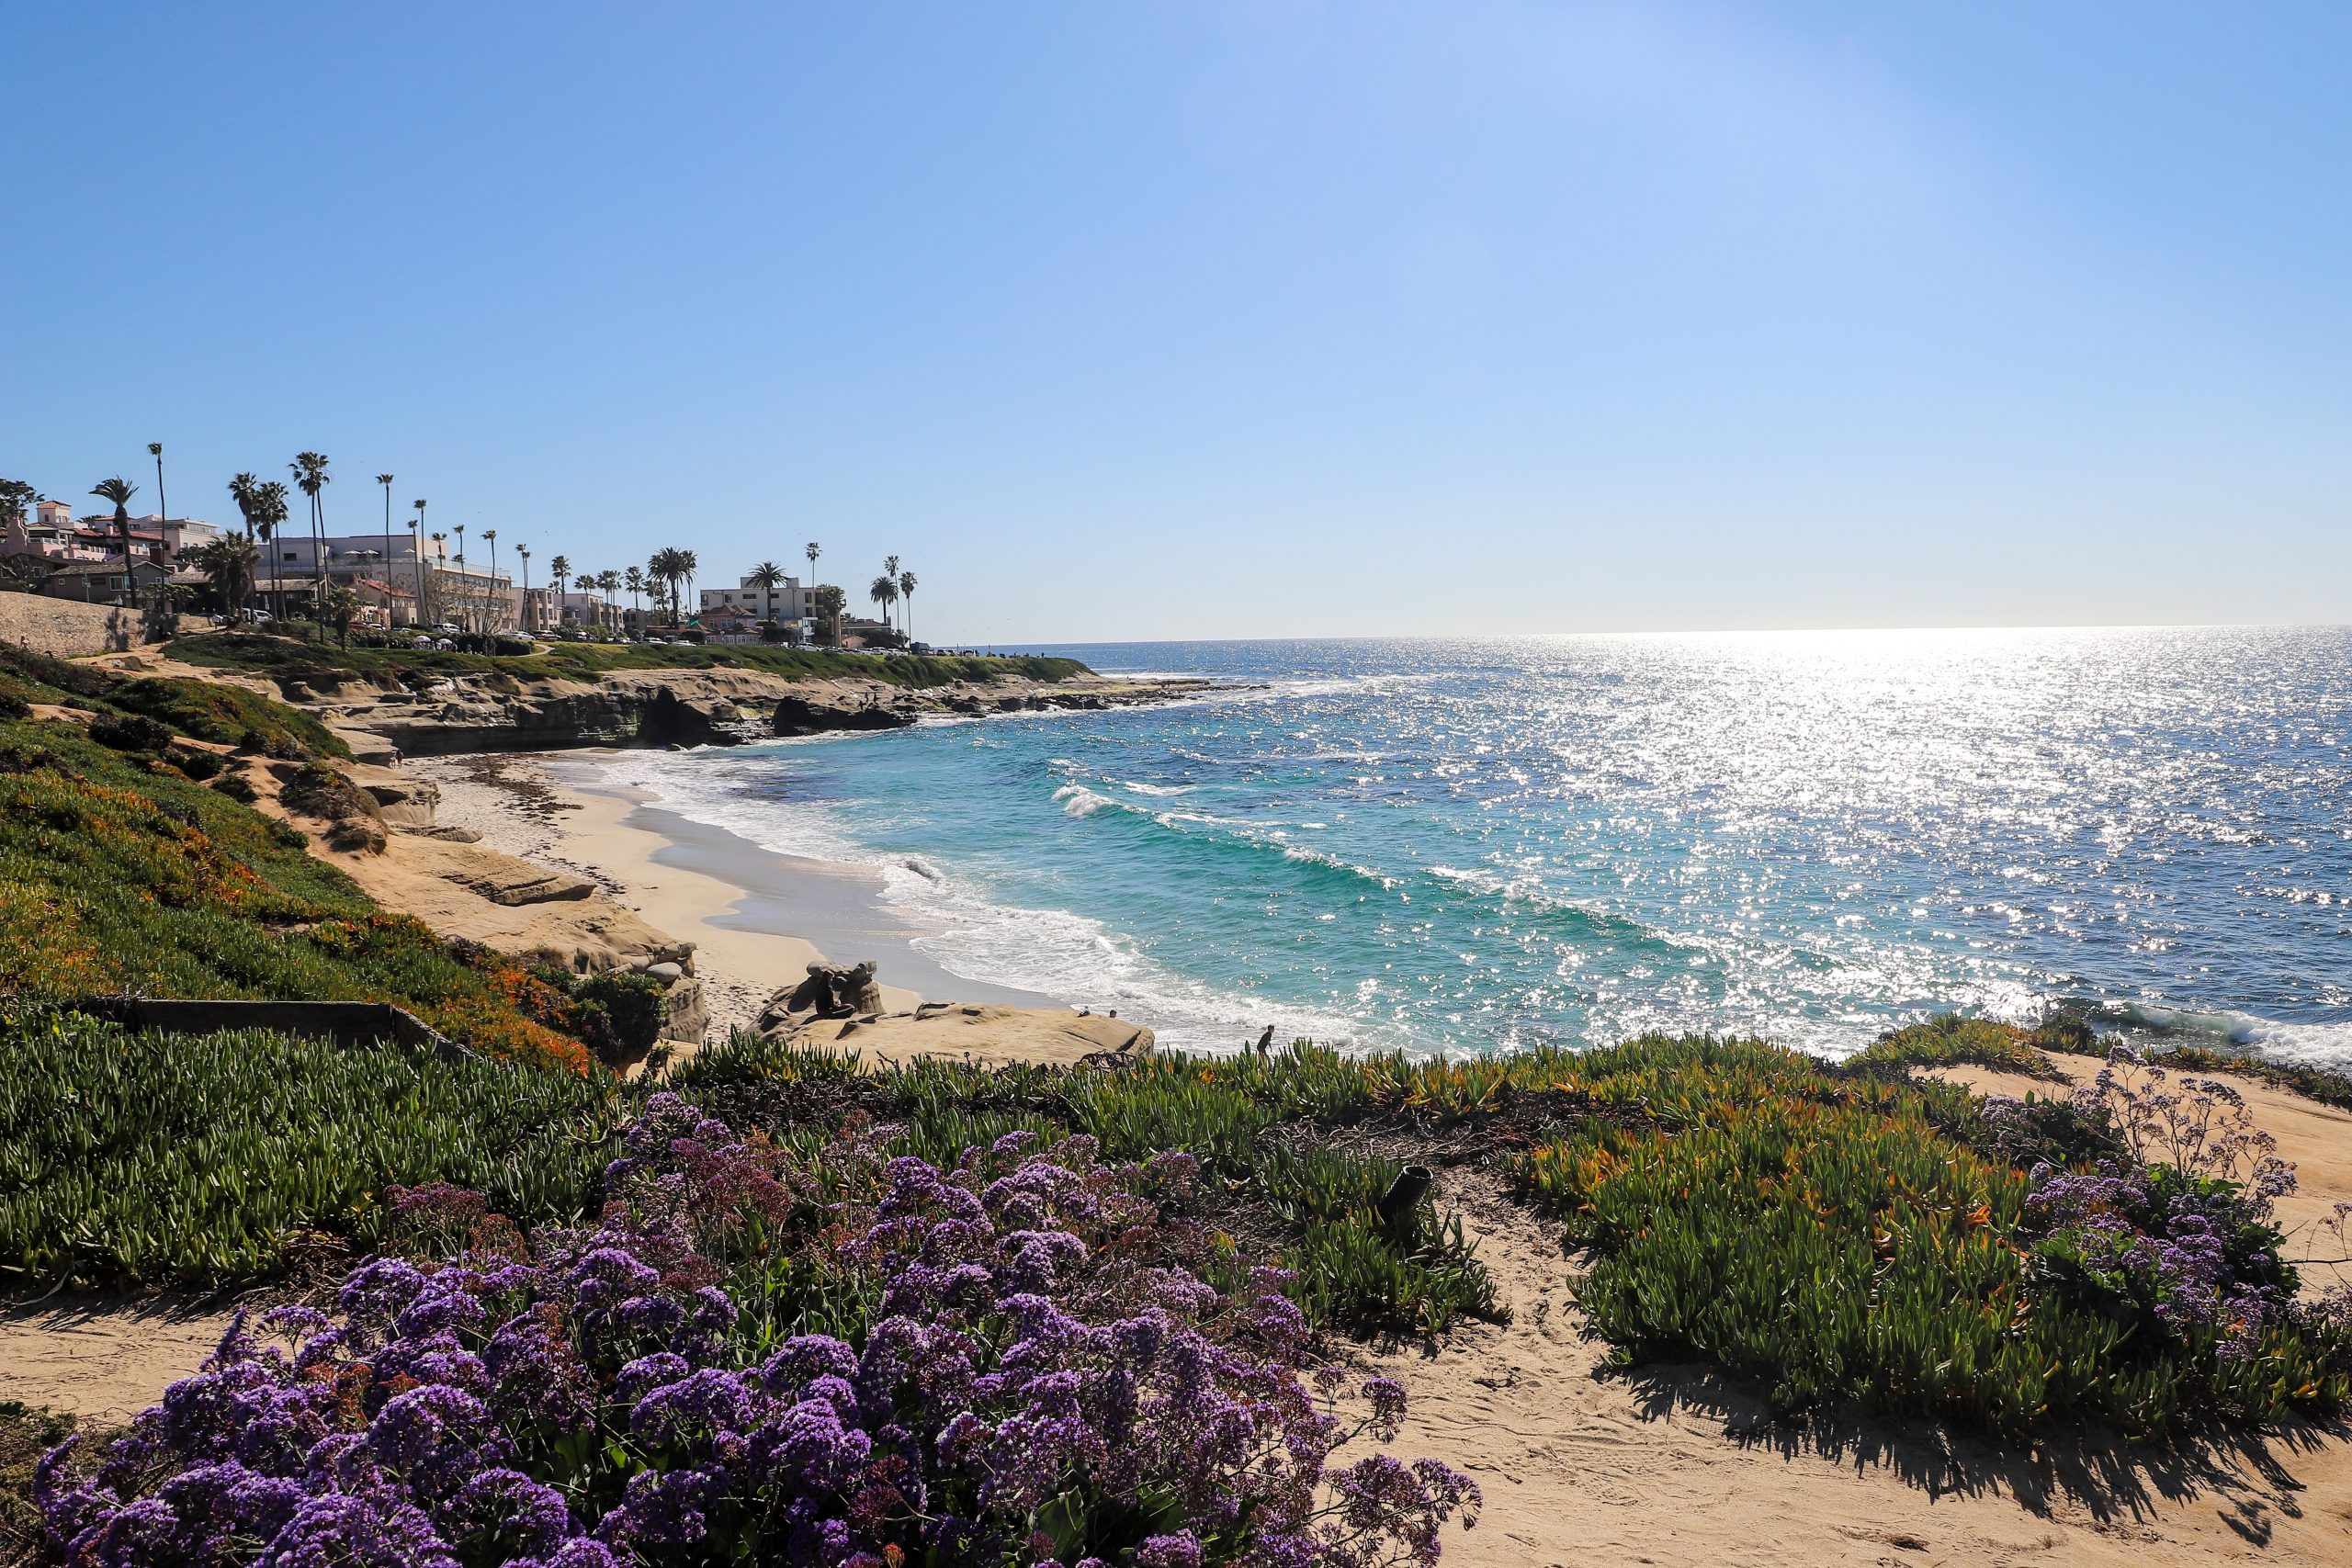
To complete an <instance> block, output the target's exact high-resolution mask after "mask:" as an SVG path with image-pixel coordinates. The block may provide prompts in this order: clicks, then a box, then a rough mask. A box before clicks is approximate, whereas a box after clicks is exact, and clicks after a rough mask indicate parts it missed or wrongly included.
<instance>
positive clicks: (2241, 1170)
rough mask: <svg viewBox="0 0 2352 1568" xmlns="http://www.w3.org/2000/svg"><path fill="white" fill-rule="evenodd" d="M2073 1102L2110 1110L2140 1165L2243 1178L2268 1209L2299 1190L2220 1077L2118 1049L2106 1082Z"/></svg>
mask: <svg viewBox="0 0 2352 1568" xmlns="http://www.w3.org/2000/svg"><path fill="white" fill-rule="evenodd" d="M2070 1098H2071V1100H2072V1101H2073V1103H2074V1104H2075V1106H2076V1107H2077V1108H2078V1109H2080V1110H2082V1111H2086V1112H2090V1113H2094V1114H2096V1113H2102V1112H2103V1113H2104V1114H2105V1115H2106V1117H2107V1118H2108V1121H2109V1125H2110V1126H2112V1128H2113V1129H2114V1131H2115V1133H2116V1135H2117V1136H2119V1137H2120V1138H2121V1139H2122V1141H2123V1145H2124V1147H2125V1148H2126V1149H2127V1150H2129V1151H2130V1153H2131V1158H2132V1160H2133V1161H2134V1162H2135V1163H2137V1164H2140V1165H2163V1166H2169V1167H2171V1168H2173V1169H2175V1170H2177V1171H2179V1172H2181V1173H2182V1174H2184V1175H2188V1176H2198V1177H2208V1178H2211V1179H2215V1180H2221V1181H2240V1180H2243V1181H2244V1182H2245V1185H2246V1188H2247V1190H2249V1191H2250V1192H2252V1193H2253V1194H2255V1195H2256V1197H2257V1198H2259V1199H2260V1200H2261V1201H2263V1203H2264V1206H2265V1208H2266V1209H2267V1204H2268V1201H2269V1200H2271V1199H2273V1198H2281V1197H2284V1196H2286V1195H2287V1194H2288V1193H2290V1192H2292V1191H2293V1190H2295V1169H2294V1167H2292V1166H2291V1165H2289V1164H2288V1163H2287V1162H2286V1161H2285V1160H2282V1159H2280V1158H2279V1157H2278V1139H2276V1138H2274V1137H2272V1136H2271V1135H2270V1134H2268V1133H2266V1132H2264V1131H2263V1130H2262V1129H2261V1128H2259V1127H2257V1126H2256V1125H2255V1124H2254V1113H2253V1112H2252V1111H2249V1110H2247V1109H2246V1103H2245V1097H2244V1096H2243V1095H2241V1094H2239V1093H2238V1091H2237V1090H2236V1089H2233V1088H2231V1087H2230V1086H2229V1085H2228V1084H2226V1083H2224V1082H2222V1080H2221V1079H2219V1078H2197V1077H2186V1076H2184V1077H2179V1078H2177V1079H2176V1078H2174V1077H2172V1075H2171V1074H2169V1073H2167V1072H2166V1071H2165V1069H2164V1068H2162V1067H2160V1066H2154V1065H2152V1064H2151V1063H2149V1062H2148V1061H2147V1060H2146V1058H2144V1057H2143V1056H2142V1055H2140V1054H2139V1053H2138V1052H2137V1051H2134V1050H2133V1049H2131V1047H2130V1046H2128V1045H2118V1046H2116V1047H2115V1048H2114V1049H2113V1050H2111V1051H2109V1053H2108V1055H2107V1066H2103V1067H2101V1068H2100V1069H2099V1071H2098V1077H2096V1078H2094V1079H2093V1080H2092V1081H2091V1082H2090V1083H2088V1084H2086V1085H2085V1086H2084V1087H2083V1088H2081V1089H2076V1090H2075V1092H2074V1094H2073V1095H2072V1096H2071V1097H2070Z"/></svg>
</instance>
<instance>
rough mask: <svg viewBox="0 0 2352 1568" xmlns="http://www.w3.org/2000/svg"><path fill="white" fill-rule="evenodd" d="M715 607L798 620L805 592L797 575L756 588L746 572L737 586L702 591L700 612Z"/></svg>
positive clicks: (805, 609)
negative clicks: (770, 585)
mask: <svg viewBox="0 0 2352 1568" xmlns="http://www.w3.org/2000/svg"><path fill="white" fill-rule="evenodd" d="M719 610H734V611H739V612H741V613H742V614H744V615H752V616H754V617H756V618H757V619H759V620H763V621H802V620H807V619H808V618H809V595H808V593H807V592H805V591H803V590H802V588H801V586H800V580H799V579H798V578H797V577H787V578H786V579H785V580H784V581H782V582H780V583H778V584H776V586H775V587H774V588H760V587H756V586H754V585H753V584H752V579H751V577H750V575H749V574H746V575H745V576H744V578H743V580H742V581H741V584H740V585H739V586H737V587H734V588H706V589H704V590H703V591H702V613H703V614H704V615H710V614H712V613H713V612H715V611H719Z"/></svg>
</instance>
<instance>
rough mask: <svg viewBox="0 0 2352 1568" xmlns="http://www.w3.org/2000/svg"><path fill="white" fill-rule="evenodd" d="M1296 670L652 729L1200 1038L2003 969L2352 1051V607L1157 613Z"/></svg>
mask: <svg viewBox="0 0 2352 1568" xmlns="http://www.w3.org/2000/svg"><path fill="white" fill-rule="evenodd" d="M1050 651H1061V652H1070V653H1074V654H1076V655H1077V656H1078V657H1080V658H1082V659H1084V660H1087V661H1088V662H1089V663H1091V664H1092V665H1094V666H1095V667H1096V668H1097V669H1099V670H1102V671H1106V672H1108V671H1137V672H1144V671H1149V672H1165V673H1191V674H1204V675H1211V676H1216V677H1219V678H1223V679H1226V680H1230V681H1235V682H1254V683H1256V689H1253V690H1250V691H1247V692H1241V693H1237V694H1230V695H1226V696H1220V697H1217V698H1215V699H1212V700H1210V701H1206V702H1201V703H1194V704H1189V705H1182V706H1177V707H1170V708H1158V709H1142V710H1133V711H1125V712H1116V713H1086V714H1073V715H1063V716H1035V717H1025V718H1017V719H1009V720H989V721H981V722H967V723H952V724H941V725H936V726H932V725H926V726H924V727H922V728H918V729H915V730H910V731H903V732H899V733H893V734H882V735H868V736H861V737H855V738H847V739H825V740H820V741H814V742H800V743H788V744H783V745H778V746H771V747H760V748H753V749H747V750H731V751H718V750H711V751H699V752H694V753H684V754H677V753H666V754H665V753H650V752H649V753H638V754H632V755H630V756H628V757H626V758H623V759H621V760H620V761H619V762H618V763H617V764H616V766H617V768H618V769H619V770H620V771H621V772H622V773H625V774H626V775H627V776H628V778H629V779H630V780H631V781H632V782H634V783H637V784H640V785H642V786H644V787H647V788H649V789H651V790H652V791H654V792H655V793H656V794H657V795H661V796H662V797H663V799H664V800H665V801H666V802H667V803H668V804H670V805H671V806H672V807H674V808H676V809H679V810H681V811H683V812H684V813H685V814H687V815H690V816H694V817H697V818H703V819H705V820H707V821H711V822H714V823H716V824H718V825H720V826H724V827H727V828H729V829H733V830H735V831H737V832H739V833H741V834H744V835H745V836H748V837H750V838H752V839H754V840H757V841H759V842H761V843H763V844H765V845H768V846H769V847H772V848H775V849H780V850H784V851H787V852H797V853H804V854H813V855H819V856H824V857H830V858H837V859H839V858H846V859H854V860H859V861H865V862H870V863H874V864H876V865H877V866H880V867H881V868H883V870H884V873H885V874H886V876H887V878H888V887H889V892H888V898H889V899H890V901H891V902H892V903H893V904H894V905H896V906H897V907H898V908H900V909H901V910H902V911H903V912H904V913H905V915H906V916H907V918H908V919H909V920H910V922H912V923H915V924H918V925H921V926H922V927H925V928H927V929H929V930H930V931H933V932H934V933H935V934H933V935H931V936H928V937H926V938H924V939H923V945H924V947H925V948H926V950H927V951H928V952H930V953H932V955H933V956H934V957H936V958H937V959H938V960H939V961H940V962H941V963H942V964H944V965H946V966H947V967H948V968H950V969H951V970H954V971H956V972H957V973H959V974H964V975H967V976H973V977H976V978H986V979H990V980H996V981H1001V982H1005V983H1010V984H1014V985H1020V986H1026V987H1034V988H1035V989H1039V990H1043V991H1046V992H1049V993H1051V994H1054V995H1056V996H1058V997H1062V998H1069V999H1073V1000H1082V1001H1088V1002H1091V1003H1093V1004H1095V1005H1097V1006H1110V1007H1117V1008H1120V1009H1121V1010H1122V1012H1123V1013H1124V1014H1125V1015H1127V1016H1134V1017H1141V1018H1144V1019H1146V1020H1148V1021H1152V1022H1154V1023H1156V1024H1157V1025H1159V1028H1160V1029H1161V1032H1162V1035H1163V1038H1166V1039H1168V1040H1170V1041H1171V1042H1172V1043H1185V1044H1202V1045H1230V1044H1232V1043H1235V1042H1236V1041H1238V1039H1239V1038H1240V1037H1241V1036H1242V1035H1243V1034H1244V1033H1245V1032H1248V1033H1251V1034H1254V1033H1255V1032H1256V1030H1257V1028H1258V1027H1259V1026H1260V1025H1261V1024H1263V1023H1265V1022H1274V1023H1276V1024H1278V1025H1279V1026H1280V1027H1281V1028H1282V1029H1283V1032H1285V1033H1288V1032H1311V1033H1313V1034H1315V1035H1317V1036H1318V1037H1323V1038H1346V1039H1350V1040H1353V1041H1357V1042H1361V1043H1380V1044H1397V1045H1404V1046H1407V1047H1410V1048H1417V1049H1427V1048H1433V1047H1438V1046H1445V1047H1449V1048H1452V1049H1456V1050H1460V1049H1482V1050H1483V1049H1500V1048H1508V1047H1510V1046H1513V1045H1518V1044H1523V1043H1529V1042H1534V1041H1550V1040H1559V1041H1568V1042H1599V1041H1608V1040H1614V1039H1617V1038H1621V1037H1623V1036H1624V1035H1627V1034H1629V1033H1632V1032H1638V1031H1641V1030H1645V1029H1661V1028H1662V1029H1673V1030H1685V1029H1710V1030H1726V1031H1741V1032H1756V1033H1759V1034H1763V1035H1767V1036H1770V1037H1772V1038H1775V1039H1778V1040H1781V1041H1784V1042H1787V1043H1793V1044H1803V1045H1808V1046H1814V1047H1819V1048H1826V1049H1831V1050H1837V1051H1843V1050H1849V1049H1852V1048H1854V1047H1857V1046H1860V1045H1861V1044H1864V1043H1868V1042H1869V1041H1870V1040H1871V1038H1873V1037H1875V1036H1876V1035H1877V1034H1878V1033H1879V1032H1882V1031H1883V1030H1884V1029H1886V1028H1887V1027H1888V1026H1890V1025H1891V1024H1893V1023H1894V1022H1897V1021H1903V1020H1906V1019H1911V1018H1916V1017H1918V1016H1921V1015H1924V1014H1925V1013H1927V1012H1928V1011H1930V1010H1941V1009H1948V1008H1960V1009H1963V1010H1979V1011H1984V1012H1987V1013H1991V1014H1995V1015H1998V1016H2002V1017H2007V1018H2026V1017H2030V1016H2032V1015H2034V1014H2035V1013H2037V1012H2038V1011H2039V1010H2041V1009H2042V1008H2043V1007H2045V1006H2046V1005H2048V1004H2050V1003H2052V1002H2056V1001H2064V1002H2069V1003H2073V1004H2076V1005H2081V1006H2086V1007H2091V1008H2095V1009H2097V1010H2098V1012H2099V1014H2100V1016H2102V1017H2103V1018H2105V1019H2107V1020H2109V1021H2112V1022H2116V1023H2119V1024H2122V1025H2126V1026H2129V1027H2133V1028H2158V1029H2175V1030H2188V1031H2195V1032H2221V1033H2225V1034H2230V1035H2233V1036H2234V1037H2235V1038H2237V1039H2238V1040H2240V1041H2242V1042H2244V1043H2250V1044H2255V1045H2256V1046H2258V1047H2259V1048H2261V1049H2263V1050H2265V1051H2267V1052H2269V1053H2271V1054H2274V1055H2279V1056H2282V1057H2288V1058H2293V1059H2301V1060H2327V1061H2346V1060H2352V985H2347V963H2346V961H2347V959H2352V942H2347V934H2352V926H2347V919H2346V904H2345V900H2346V897H2352V844H2347V841H2346V805H2347V803H2352V790H2348V789H2347V785H2352V751H2347V742H2348V741H2352V683H2347V681H2346V672H2347V670H2352V633H2347V632H2346V631H2344V630H2339V629H2334V628H2327V629H2291V630H2232V629H2222V630H2122V631H2035V632H2008V631H2004V632H1949V633H1837V634H1819V635H1757V636H1724V637H1575V638H1558V639H1529V640H1510V641H1466V642H1438V641H1351V642H1250V643H1190V644H1137V645H1112V646H1095V647H1080V648H1073V649H1053V650H1050Z"/></svg>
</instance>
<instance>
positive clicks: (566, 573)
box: [548, 556, 571, 631]
mask: <svg viewBox="0 0 2352 1568" xmlns="http://www.w3.org/2000/svg"><path fill="white" fill-rule="evenodd" d="M548 576H549V577H552V578H554V579H555V624H556V629H557V630H558V631H561V630H562V629H563V588H564V584H565V583H568V582H570V581H571V557H570V556H558V557H556V558H555V559H553V560H551V561H549V562H548Z"/></svg>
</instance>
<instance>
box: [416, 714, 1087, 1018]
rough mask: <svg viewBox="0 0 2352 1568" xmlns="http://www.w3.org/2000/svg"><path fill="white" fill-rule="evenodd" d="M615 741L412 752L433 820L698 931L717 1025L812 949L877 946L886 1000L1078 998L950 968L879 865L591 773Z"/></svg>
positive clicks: (692, 935) (817, 952)
mask: <svg viewBox="0 0 2352 1568" xmlns="http://www.w3.org/2000/svg"><path fill="white" fill-rule="evenodd" d="M617 754H618V752H617V750H616V749H613V748H594V749H578V750H563V751H560V752H531V751H520V752H518V751H499V752H467V753H456V754H451V755H447V756H440V757H432V758H407V759H403V761H402V767H403V768H404V769H405V770H407V771H409V772H412V773H416V774H417V775H418V776H420V777H422V778H424V779H426V780H428V781H430V782H431V783H432V784H435V786H436V787H438V789H439V790H440V792H441V799H440V803H439V806H438V807H437V809H436V812H435V817H436V819H437V820H438V821H439V822H440V823H441V824H443V825H445V826H448V827H456V828H463V829H469V830H470V831H472V832H475V833H478V834H480V835H481V841H482V843H484V844H485V845H487V846H489V847H490V848H492V849H496V850H500V851H503V852H505V853H507V854H511V855H515V856H516V857H518V858H520V859H523V860H527V861H531V862H534V863H538V864H541V865H545V866H548V867H551V868H553V869H556V870H560V871H565V872H570V873H572V874H576V875H580V876H584V877H586V878H588V879H589V880H590V881H592V882H594V883H595V884H596V885H597V886H599V887H600V888H602V889H603V890H604V892H605V894H606V895H607V896H608V897H611V898H612V899H613V900H614V901H615V902H616V903H618V904H620V905H621V906H623V907H624V908H628V909H630V910H633V911H634V912H635V913H637V914H639V915H640V916H642V917H643V918H644V919H646V920H647V921H648V922H650V924H652V925H654V926H657V927H659V928H660V929H661V930H662V931H665V932H667V933H668V934H669V935H670V936H672V937H673V938H675V939H676V940H678V941H681V942H693V943H694V944H695V974H696V975H697V976H699V977H700V978H701V980H702V982H703V990H704V996H705V999H706V1003H707V1007H708V1009H709V1013H710V1032H711V1038H713V1039H715V1040H723V1039H725V1037H726V1032H727V1031H728V1030H729V1028H730V1027H732V1026H736V1025H741V1026H742V1027H744V1028H750V1027H751V1026H752V1023H753V1021H755V1020H756V1019H757V1018H758V1016H759V1013H760V1010H761V1007H762V1005H763V1003H764V1002H765V1001H766V999H767V998H768V997H769V996H770V995H772V994H773V993H774V992H775V990H776V989H777V988H778V987H785V986H789V985H792V984H795V983H796V982H797V981H798V980H799V978H800V976H802V975H803V974H804V973H806V971H807V968H808V966H809V964H812V963H817V962H820V961H823V962H834V963H858V962H863V961H865V960H868V959H871V960H873V961H874V962H875V964H876V978H877V980H878V981H879V982H880V985H881V987H882V994H883V1000H884V1003H885V1005H886V1007H887V1008H888V1010H892V1011H909V1010H913V1009H914V1008H916V1007H917V1006H919V1005H920V1004H922V1003H924V1002H941V1001H955V1002H974V1003H990V1004H997V1005H1001V1006H1009V1007H1017V1008H1035V1009H1056V1008H1063V1007H1071V1008H1073V1010H1074V1008H1075V1006H1076V1004H1073V1003H1069V1002H1068V1001H1066V1000H1065V999H1064V998H1057V997H1051V996H1047V995H1045V994H1043V993H1040V992H1035V991H1027V990H1022V989H1018V988H1015V987H1009V986H1002V985H997V984H993V983H990V982H989V981H985V980H975V979H968V978H966V977H965V976H959V975H956V974H954V973H951V972H950V971H949V970H947V969H945V968H944V967H942V966H941V965H940V964H938V963H937V962H936V961H934V960H933V959H931V958H929V957H927V956H925V955H924V954H923V953H922V951H921V950H920V949H918V948H917V947H916V946H915V945H914V944H915V942H916V941H917V940H918V939H920V938H921V937H922V936H923V935H924V934H925V933H924V931H922V929H921V928H919V927H914V926H910V925H909V924H908V923H907V922H906V921H904V920H903V919H900V918H899V917H898V916H896V915H895V914H893V913H892V912H891V911H890V910H888V908H886V907H885V906H884V904H883V902H882V897H881V892H882V882H881V878H880V877H879V876H878V875H877V874H875V873H874V872H873V871H872V870H871V869H869V868H867V867H865V866H861V865H854V864H848V863H842V862H837V861H824V860H817V859H813V858H810V857H808V856H802V855H787V854H782V853H779V852H775V851H774V850H769V849H766V848H763V847H762V846H761V845H759V844H756V843H753V842H752V841H751V840H748V839H745V838H742V837H741V836H740V835H738V834H736V833H732V832H729V831H728V830H727V829H724V828H718V827H714V826H712V825H711V824H709V823H706V822H699V821H696V820H695V819H694V818H688V817H684V816H682V815H680V814H679V813H677V812H675V811H672V810H668V809H665V808H663V807H661V806H658V805H656V804H653V802H652V799H651V797H650V796H649V795H646V794H645V793H644V792H643V791H640V790H636V789H631V788H629V787H628V786H627V785H623V784H612V783H608V782H605V781H602V780H598V779H595V778H594V777H593V776H588V777H583V776H582V775H583V774H590V773H592V770H593V769H594V767H595V766H596V764H597V762H598V761H601V760H602V759H603V758H606V757H611V756H615V755H617Z"/></svg>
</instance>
